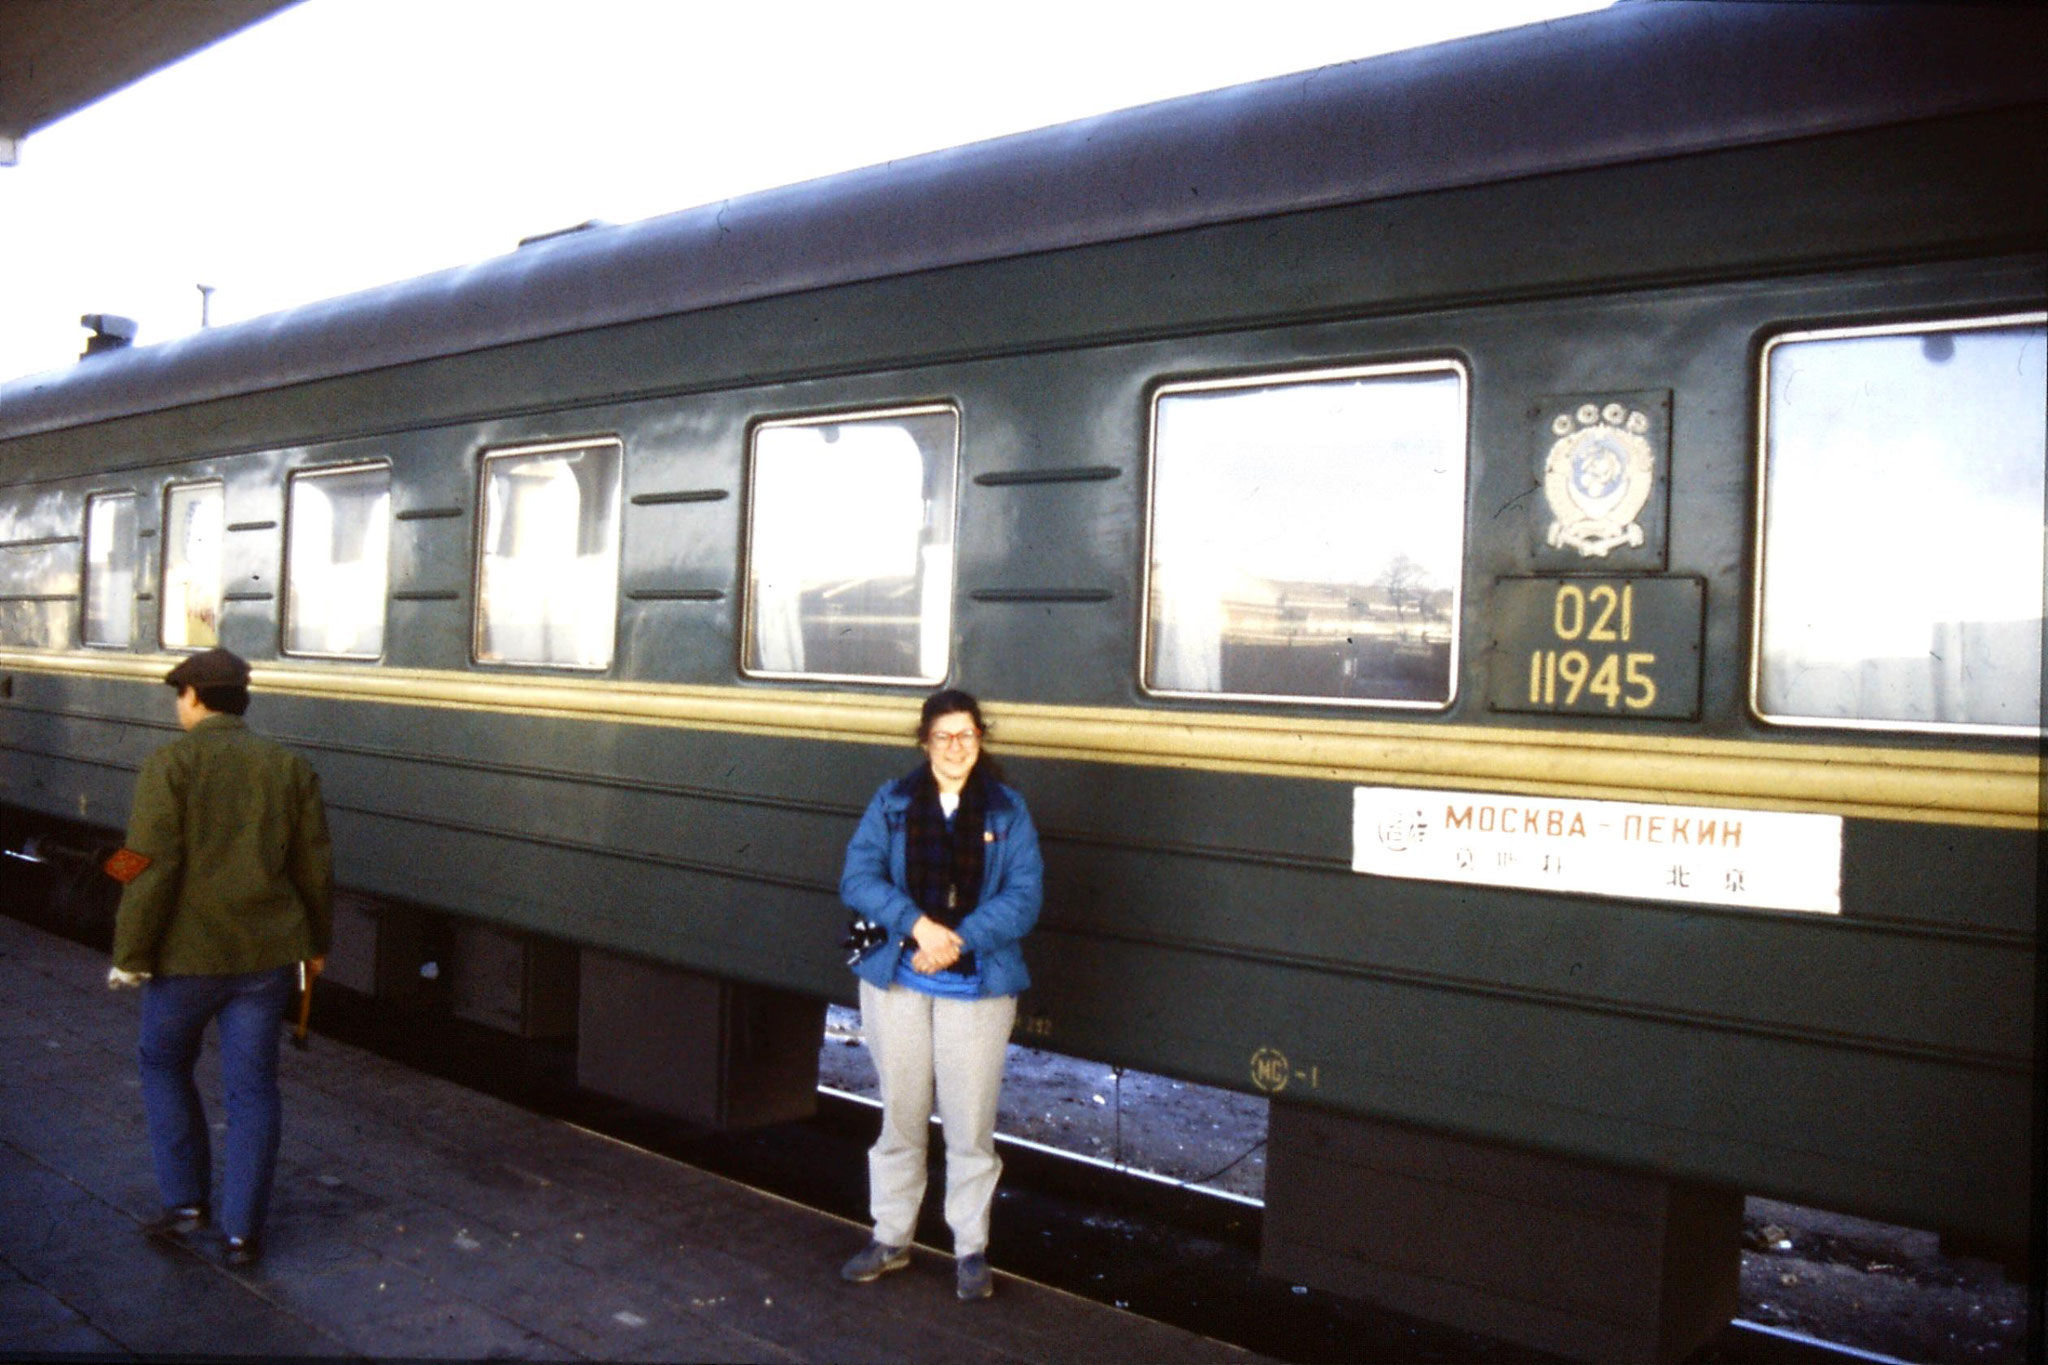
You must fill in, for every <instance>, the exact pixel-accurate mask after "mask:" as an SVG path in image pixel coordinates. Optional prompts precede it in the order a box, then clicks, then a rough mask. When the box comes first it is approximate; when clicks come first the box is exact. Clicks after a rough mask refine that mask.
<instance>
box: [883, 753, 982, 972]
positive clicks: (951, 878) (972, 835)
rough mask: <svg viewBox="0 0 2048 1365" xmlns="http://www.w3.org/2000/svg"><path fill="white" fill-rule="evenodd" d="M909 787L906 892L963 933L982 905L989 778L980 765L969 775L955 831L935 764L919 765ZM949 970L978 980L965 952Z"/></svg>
mask: <svg viewBox="0 0 2048 1365" xmlns="http://www.w3.org/2000/svg"><path fill="white" fill-rule="evenodd" d="M910 783H911V786H910V811H909V814H908V816H907V817H906V819H905V822H904V831H903V833H904V843H903V866H904V872H905V874H906V875H907V877H908V880H909V882H910V885H909V887H908V888H906V889H907V890H908V891H909V892H910V898H911V899H912V900H913V901H916V902H917V908H918V909H920V910H922V911H923V912H924V913H925V914H927V915H929V916H931V917H932V918H933V919H935V920H937V921H938V922H939V923H941V924H943V925H945V926H946V927H947V928H948V929H958V928H959V927H960V921H961V920H963V919H966V918H967V914H968V912H969V911H971V910H972V909H974V907H975V906H976V905H978V904H980V903H981V873H982V854H983V852H984V845H985V842H986V841H985V839H984V837H983V831H984V829H985V828H986V827H987V823H988V779H987V778H985V777H983V776H982V772H981V765H980V764H979V763H977V764H975V765H974V769H973V771H972V772H970V773H968V774H967V785H966V786H964V787H962V788H961V790H960V808H959V809H958V810H956V811H954V812H953V828H952V829H950V830H948V829H947V828H946V813H945V811H944V810H942V809H941V808H940V806H939V784H938V780H937V779H936V778H934V777H933V776H932V770H931V765H930V764H922V765H920V766H919V768H918V770H917V771H916V772H915V773H913V774H911V778H910ZM948 970H950V971H954V972H958V973H959V974H960V975H961V976H972V975H974V970H975V968H974V954H973V953H971V952H962V953H961V954H960V960H959V961H958V962H955V963H954V964H953V965H952V967H951V968H949V969H948Z"/></svg>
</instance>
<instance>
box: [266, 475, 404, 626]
mask: <svg viewBox="0 0 2048 1365" xmlns="http://www.w3.org/2000/svg"><path fill="white" fill-rule="evenodd" d="M287 502H288V508H287V512H286V516H287V521H286V525H285V532H286V534H285V544H286V547H287V552H286V556H285V588H286V591H285V612H284V648H285V652H286V653H287V654H316V655H321V656H324V657H328V658H342V659H374V658H376V657H377V656H379V655H380V654H382V653H383V652H384V598H385V586H386V583H387V582H388V579H389V576H390V547H391V467H390V466H389V465H382V464H378V465H358V466H354V467H352V468H347V469H318V470H306V471H304V472H303V473H298V474H294V475H292V478H291V484H290V493H289V497H288V499H287Z"/></svg>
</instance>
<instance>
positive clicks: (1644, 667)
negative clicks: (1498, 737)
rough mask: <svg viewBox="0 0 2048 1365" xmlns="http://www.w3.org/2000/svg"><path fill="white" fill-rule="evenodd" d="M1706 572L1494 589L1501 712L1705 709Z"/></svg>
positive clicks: (1511, 582) (1496, 703) (1513, 583)
mask: <svg viewBox="0 0 2048 1365" xmlns="http://www.w3.org/2000/svg"><path fill="white" fill-rule="evenodd" d="M1706 599H1707V587H1706V584H1705V582H1704V581H1702V580H1700V579H1697V578H1579V577H1571V578H1503V579H1499V580H1497V581H1496V582H1495V583H1494V585H1493V621H1494V631H1493V668H1492V687H1491V691H1490V693H1489V698H1488V699H1489V700H1490V701H1491V703H1492V705H1493V709H1494V710H1496V711H1563V712H1569V713H1571V714H1573V715H1596V716H1654V717H1661V718H1664V719H1668V720H1690V719H1692V718H1693V717H1695V716H1697V715H1698V714H1699V710H1700V629H1701V625H1702V623H1703V622H1704V621H1705V619H1706Z"/></svg>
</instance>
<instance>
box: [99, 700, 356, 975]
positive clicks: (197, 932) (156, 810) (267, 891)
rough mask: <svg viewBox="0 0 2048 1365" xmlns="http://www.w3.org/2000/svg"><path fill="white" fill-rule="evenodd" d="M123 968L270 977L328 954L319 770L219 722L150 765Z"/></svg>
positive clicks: (117, 942) (125, 908)
mask: <svg viewBox="0 0 2048 1365" xmlns="http://www.w3.org/2000/svg"><path fill="white" fill-rule="evenodd" d="M127 846H128V848H129V849H131V850H133V852H134V853H137V854H140V855H141V856H142V858H146V859H148V865H147V866H146V867H144V868H143V869H142V871H141V873H140V874H139V875H137V876H136V877H135V878H134V880H132V881H130V882H129V883H128V888H127V890H126V891H125V892H124V893H123V894H122V896H121V909H120V912H119V914H118V915H117V916H116V917H115V921H114V965H115V966H116V967H119V968H121V969H123V970H124V971H131V972H154V973H156V974H157V975H159V976H199V975H214V974H225V973H236V972H260V971H264V970H266V969H268V968H271V967H282V966H285V965H287V964H289V963H293V962H299V961H303V960H304V959H306V958H309V957H320V956H323V955H325V954H326V952H327V948H328V942H329V938H330V935H331V933H332V926H333V922H334V921H333V904H334V854H333V849H332V847H331V845H330V844H329V842H328V838H327V813H326V811H325V810H324V809H323V808H322V806H321V804H320V779H319V777H318V776H316V775H315V774H314V772H313V767H312V765H311V764H309V763H307V762H306V760H305V759H303V758H300V757H299V756H298V755H297V754H295V753H293V752H292V751H291V750H289V749H286V748H285V747H284V746H282V745H280V744H273V743H272V742H271V741H269V740H267V739H264V738H262V737H261V736H259V735H256V734H254V733H252V732H251V731H250V730H249V728H248V727H247V726H245V725H243V724H242V720H241V717H239V716H229V715H219V714H216V715H210V716H207V717H206V718H204V719H203V720H201V721H200V722H199V723H198V724H197V725H195V726H193V727H192V728H191V729H190V730H189V731H187V732H186V733H185V734H184V735H183V736H181V737H179V738H178V739H175V740H173V741H171V742H170V743H169V744H166V745H165V746H164V747H163V748H161V749H158V750H157V751H156V752H155V753H153V754H151V755H150V756H149V760H148V762H146V763H144V764H143V765H142V776H141V777H139V778H137V779H136V783H135V808H134V810H133V811H132V812H131V814H130V816H129V819H128V844H127ZM134 861H136V860H135V859H130V862H131V863H132V862H134Z"/></svg>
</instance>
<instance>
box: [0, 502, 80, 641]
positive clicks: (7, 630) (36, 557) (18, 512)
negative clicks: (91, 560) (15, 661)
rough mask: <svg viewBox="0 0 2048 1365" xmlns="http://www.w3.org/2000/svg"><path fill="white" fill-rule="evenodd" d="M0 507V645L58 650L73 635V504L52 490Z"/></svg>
mask: <svg viewBox="0 0 2048 1365" xmlns="http://www.w3.org/2000/svg"><path fill="white" fill-rule="evenodd" d="M10 503H11V505H8V504H0V646H9V645H12V646H19V647H25V648H29V649H63V648H65V647H66V646H68V645H70V644H71V642H72V641H73V640H74V639H75V638H77V632H78V558H79V556H78V537H77V536H75V535H67V534H53V532H59V531H67V532H68V531H70V530H71V529H72V528H73V527H75V526H76V525H77V523H76V522H75V521H74V520H73V518H74V517H76V516H77V512H76V510H75V507H76V505H75V504H71V505H67V499H66V498H65V495H63V494H62V493H59V492H55V491H51V492H47V493H43V494H27V495H26V496H25V497H23V498H22V499H21V500H20V501H13V500H12V499H10Z"/></svg>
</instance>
